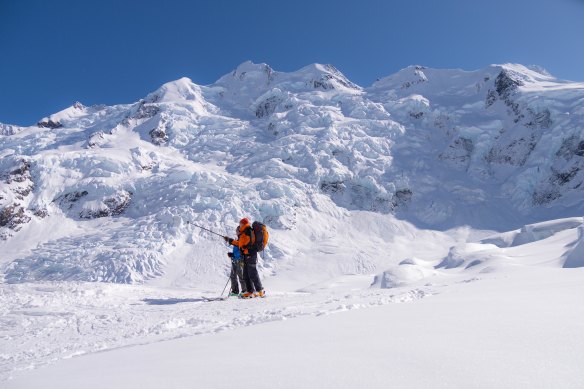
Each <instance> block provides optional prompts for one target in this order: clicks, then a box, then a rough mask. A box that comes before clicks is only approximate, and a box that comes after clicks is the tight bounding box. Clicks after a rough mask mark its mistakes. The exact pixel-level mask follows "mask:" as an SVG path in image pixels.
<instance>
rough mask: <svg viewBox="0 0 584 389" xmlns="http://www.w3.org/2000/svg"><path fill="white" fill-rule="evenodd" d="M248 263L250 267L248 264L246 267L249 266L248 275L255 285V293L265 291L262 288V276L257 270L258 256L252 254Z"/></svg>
mask: <svg viewBox="0 0 584 389" xmlns="http://www.w3.org/2000/svg"><path fill="white" fill-rule="evenodd" d="M248 263H249V265H248V264H246V265H247V266H248V270H247V273H248V275H249V279H250V281H251V283H252V284H253V286H254V288H255V291H256V292H259V291H260V290H262V289H264V287H263V286H262V282H261V281H260V275H259V273H258V268H257V263H258V254H257V253H252V254H251V255H250V256H249V260H248Z"/></svg>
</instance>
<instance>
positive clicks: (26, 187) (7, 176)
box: [0, 158, 34, 239]
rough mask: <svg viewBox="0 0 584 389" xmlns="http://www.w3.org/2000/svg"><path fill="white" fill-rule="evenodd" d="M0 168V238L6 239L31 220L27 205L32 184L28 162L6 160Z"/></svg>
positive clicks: (32, 187) (12, 159) (32, 188)
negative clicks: (0, 184)
mask: <svg viewBox="0 0 584 389" xmlns="http://www.w3.org/2000/svg"><path fill="white" fill-rule="evenodd" d="M0 166H1V167H2V170H3V171H0V180H1V182H2V189H1V190H0V238H1V239H7V238H8V237H10V236H11V235H12V233H13V232H16V231H19V230H20V229H22V226H23V225H24V224H26V223H28V222H29V221H30V220H31V212H30V211H28V210H27V204H28V203H29V201H30V197H31V194H32V191H33V190H34V183H33V181H32V176H31V174H30V168H31V165H30V162H29V161H28V160H25V159H14V158H8V159H7V160H6V161H4V163H2V164H0Z"/></svg>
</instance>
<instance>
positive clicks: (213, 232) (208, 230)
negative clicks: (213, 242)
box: [187, 222, 225, 238]
mask: <svg viewBox="0 0 584 389" xmlns="http://www.w3.org/2000/svg"><path fill="white" fill-rule="evenodd" d="M187 223H189V224H192V225H193V226H195V227H199V228H200V229H201V230H205V231H207V232H210V233H211V234H215V235H217V236H220V237H222V238H224V237H225V235H221V234H219V233H217V232H215V231H211V230H210V229H208V228H205V227H202V226H200V225H198V224H195V223H191V222H187Z"/></svg>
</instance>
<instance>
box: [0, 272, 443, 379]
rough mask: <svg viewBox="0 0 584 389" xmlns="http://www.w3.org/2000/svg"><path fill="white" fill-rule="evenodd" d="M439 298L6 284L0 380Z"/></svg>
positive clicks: (373, 292) (381, 292) (378, 292)
mask: <svg viewBox="0 0 584 389" xmlns="http://www.w3.org/2000/svg"><path fill="white" fill-rule="evenodd" d="M434 293H435V291H433V290H432V289H430V288H414V289H404V290H401V291H400V290H387V289H370V290H358V291H346V290H345V291H340V292H339V291H337V292H330V293H323V292H319V293H274V294H271V295H269V296H268V297H267V298H265V299H252V300H240V299H237V298H230V299H228V300H226V301H214V302H205V301H203V299H202V298H201V295H199V294H197V293H193V292H192V291H186V290H182V291H178V290H164V289H161V288H152V287H145V286H129V285H111V284H90V283H50V284H18V285H9V284H2V285H0V345H1V347H0V349H2V350H3V351H2V352H1V353H0V381H4V380H7V379H10V377H11V376H12V375H13V374H15V373H17V372H19V371H23V370H30V369H36V368H38V367H41V366H44V365H47V364H51V363H53V362H56V361H59V360H61V359H65V358H71V357H75V356H78V355H83V354H87V353H93V352H98V351H104V350H110V349H115V348H120V347H126V346H133V345H139V344H148V343H153V342H159V341H164V340H170V339H177V338H182V337H188V336H195V335H204V334H213V333H216V332H220V331H226V330H231V329H235V328H238V327H243V326H250V325H256V324H261V323H266V322H271V321H281V320H287V319H292V318H296V317H301V316H314V317H316V316H321V315H329V314H333V313H338V312H344V311H348V310H353V309H362V308H367V307H372V306H379V305H385V304H391V303H403V302H410V301H415V300H418V299H421V298H424V297H427V296H430V295H432V294H434ZM207 295H208V293H207Z"/></svg>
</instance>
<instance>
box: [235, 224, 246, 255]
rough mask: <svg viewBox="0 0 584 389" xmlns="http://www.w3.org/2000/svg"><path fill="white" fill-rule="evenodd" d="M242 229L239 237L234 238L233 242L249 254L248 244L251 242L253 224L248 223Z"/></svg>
mask: <svg viewBox="0 0 584 389" xmlns="http://www.w3.org/2000/svg"><path fill="white" fill-rule="evenodd" d="M240 231H242V232H241V234H240V235H239V236H238V237H237V240H233V241H232V242H231V244H232V245H233V246H237V247H239V249H240V250H241V252H242V253H244V254H249V251H248V249H247V246H248V245H249V244H250V243H251V226H250V225H249V224H246V225H245V226H243V228H240Z"/></svg>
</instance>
